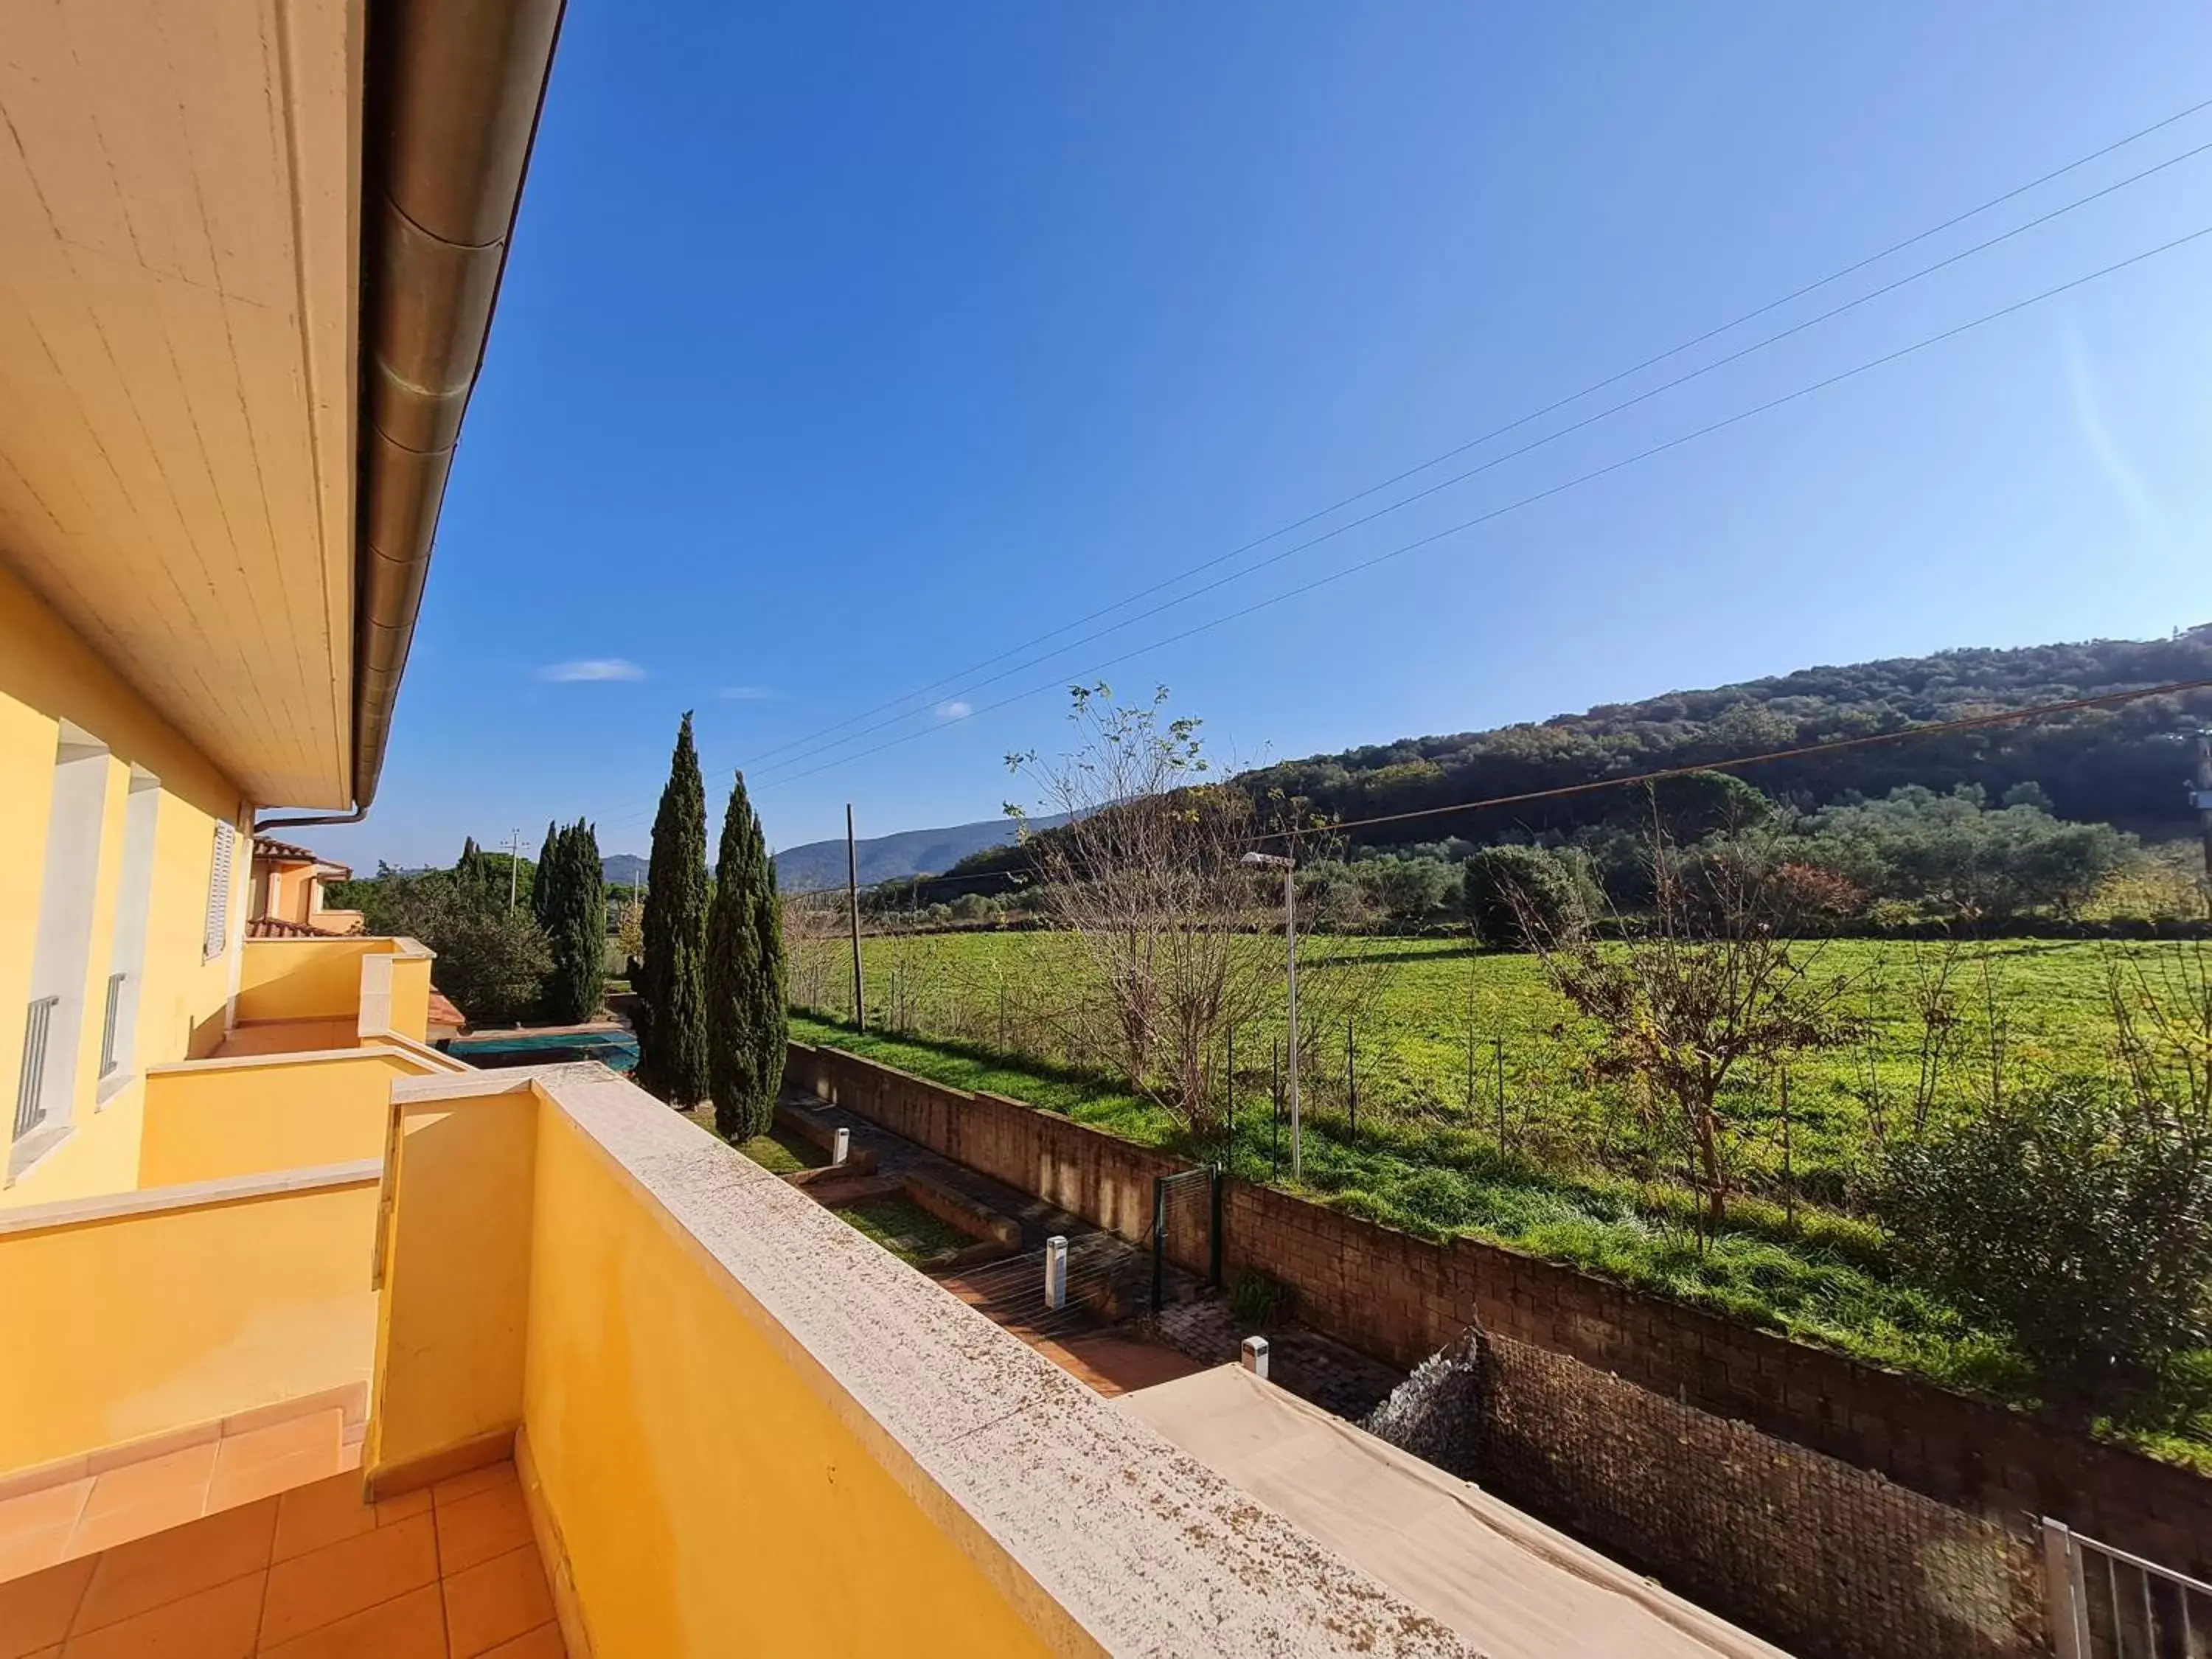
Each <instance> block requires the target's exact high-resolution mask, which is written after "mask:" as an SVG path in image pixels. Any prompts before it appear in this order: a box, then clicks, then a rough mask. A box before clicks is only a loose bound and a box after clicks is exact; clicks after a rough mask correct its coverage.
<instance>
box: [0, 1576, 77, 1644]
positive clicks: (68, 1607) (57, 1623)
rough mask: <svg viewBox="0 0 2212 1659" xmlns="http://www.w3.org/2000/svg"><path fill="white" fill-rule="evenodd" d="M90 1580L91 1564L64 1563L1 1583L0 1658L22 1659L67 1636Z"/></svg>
mask: <svg viewBox="0 0 2212 1659" xmlns="http://www.w3.org/2000/svg"><path fill="white" fill-rule="evenodd" d="M91 1581H92V1563H91V1562H89V1561H64V1562H63V1563H62V1564H61V1565H59V1566H58V1567H48V1568H47V1569H46V1571H43V1572H34V1573H33V1574H31V1575H30V1577H27V1578H17V1579H13V1580H11V1581H9V1583H4V1584H0V1659H23V1656H24V1655H26V1654H29V1653H35V1652H36V1651H37V1650H39V1649H40V1648H46V1647H52V1645H53V1644H55V1643H57V1642H58V1641H60V1640H61V1639H62V1638H63V1637H64V1636H66V1635H68V1634H69V1627H70V1620H71V1619H73V1618H75V1617H76V1607H77V1603H78V1602H80V1601H82V1600H83V1599H84V1587H85V1586H86V1585H87V1584H88V1583H91Z"/></svg>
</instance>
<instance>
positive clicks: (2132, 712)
mask: <svg viewBox="0 0 2212 1659" xmlns="http://www.w3.org/2000/svg"><path fill="white" fill-rule="evenodd" d="M2191 679H2212V624H2208V625H2206V626H2203V627H2198V628H2196V629H2191V630H2189V631H2188V632H2186V633H2183V634H2179V635H2175V636H2174V637H2173V638H2171V639H2166V640H2153V641H2131V640H2097V641H2087V642H2086V643H2082V644H2075V645H2045V646H2030V647H2023V648H2021V649H2016V650H1986V649H1967V650H1959V651H1946V652H1942V653H1938V654H1936V655H1935V656H1932V657H1893V658H1889V659H1885V660H1882V661H1879V662H1865V663H1853V664H1850V665H1844V666H1841V667H1823V668H1806V669H1800V670H1798V671H1796V672H1795V673H1792V674H1784V675H1778V676H1776V677H1774V678H1768V679H1760V680H1751V681H1747V682H1745V683H1743V684H1738V685H1724V686H1719V687H1716V688H1714V689H1712V690H1702V691H1671V692H1668V693H1667V694H1666V695H1664V696H1656V697H1649V698H1646V699H1644V701H1642V702H1632V703H1608V704H1605V705H1602V706H1601V707H1598V708H1592V709H1590V710H1589V711H1588V712H1587V713H1584V714H1561V715H1558V716H1555V717H1554V718H1553V719H1551V720H1545V721H1542V722H1541V723H1536V724H1529V725H1521V726H1500V727H1498V728H1496V729H1494V730H1492V731H1487V732H1459V733H1456V734H1455V735H1452V736H1449V737H1427V738H1402V739H1401V740H1400V741H1398V742H1395V743H1391V744H1377V745H1375V746H1372V747H1369V748H1363V749H1353V750H1346V751H1345V752H1344V753H1342V754H1337V755H1317V756H1314V757H1310V758H1307V759H1304V760H1295V761H1286V762H1284V763H1281V764H1279V765H1276V766H1272V767H1267V768H1266V769H1262V770H1260V771H1257V772H1253V773H1248V774H1246V775H1245V776H1244V779H1243V781H1244V782H1246V783H1247V784H1248V785H1249V786H1250V787H1255V788H1256V789H1259V790H1262V791H1267V792H1273V791H1276V790H1279V791H1281V792H1282V793H1283V794H1284V795H1285V796H1286V797H1288V798H1291V799H1303V800H1304V801H1306V802H1308V803H1310V806H1311V808H1312V809H1313V811H1316V812H1317V813H1319V814H1321V815H1322V816H1323V817H1327V818H1329V819H1332V820H1335V821H1338V822H1346V821H1350V820H1353V819H1358V818H1366V817H1377V816H1381V815H1384V814H1388V813H1393V812H1405V811H1419V810H1421V809H1423V808H1428V807H1435V806H1441V805H1448V804H1450V803H1453V802H1457V801H1466V800H1479V799H1485V798H1488V797H1494V796H1499V795H1510V794H1519V793H1525V792H1528V791H1531V790H1538V789H1547V788H1553V787H1558V786H1559V785H1562V784H1571V783H1580V782H1585V781H1593V780H1597V779H1602V778H1607V777H1617V776H1622V775H1629V774H1632V773H1638V772H1644V771H1648V770H1652V769H1659V768H1663V767H1671V766H1698V765H1715V764H1720V763H1725V762H1727V761H1729V760H1730V759H1732V758H1735V757H1739V756H1743V755H1749V754H1756V753H1759V752H1762V751H1765V750H1779V749H1789V748H1793V747H1797V746H1800V745H1803V744H1816V743H1822V742H1826V741H1830V740H1832V739H1834V738H1849V737H1857V736H1860V735H1863V734H1865V733H1870V732H1889V731H1897V730H1901V729H1903V728H1905V727H1908V726H1917V725H1921V724H1924V723H1926V722H1929V721H1937V720H1958V719H1961V718H1966V717H1970V716H1972V715H1977V714H1990V713H1996V712H1999V711H2002V710H2006V709H2014V708H2027V707H2031V706H2033V705H2035V704H2039V703H2046V702H2063V701H2067V700H2069V699H2074V698H2079V697H2087V696H2096V695H2098V694H2100V693H2104V692H2110V691H2119V690H2129V689H2132V688H2136V687H2141V686H2146V685H2156V684H2166V683H2168V682H2172V681H2177V680H2191ZM2208 719H2212V692H2203V691H2199V692H2195V693H2191V694H2185V695H2181V696H2162V697H2156V698H2152V699H2149V700H2147V701H2145V702H2138V703H2131V704H2127V705H2124V706H2122V707H2120V708H2116V709H2109V710H2107V709H2093V710H2087V711H2084V712H2082V713H2080V714H2070V715H2065V716H2059V717H2054V718H2051V719H2046V720H2037V721H2034V722H2032V723H2029V724H2027V725H2023V726H2000V727H1996V728H1992V729H1988V730H1983V731H1976V732H1958V733H1951V734H1945V735H1942V736H1936V737H1924V738H1910V739H1907V740H1905V741H1902V742H1899V743H1895V744H1875V745H1873V746H1870V747H1868V748H1865V749H1861V750H1850V751H1846V752H1844V753H1843V754H1839V755H1824V756H1812V757H1806V758H1803V759H1801V760H1794V761H1780V762H1773V763H1766V764H1764V765H1760V766H1757V767H1753V768H1747V769H1745V770H1744V772H1743V774H1742V775H1743V776H1744V777H1745V779H1746V780H1747V781H1750V782H1752V783H1754V784H1756V785H1757V786H1758V787H1759V788H1760V789H1761V790H1763V791H1765V793H1767V794H1769V795H1771V796H1774V797H1776V798H1778V799H1786V800H1789V801H1790V802H1792V803H1793V804H1795V805H1798V806H1800V807H1802V808H1807V809H1810V808H1814V807H1817V806H1820V805H1826V804H1829V803H1831V802H1834V801H1838V800H1841V799H1846V798H1849V797H1851V796H1854V795H1858V796H1868V797H1873V796H1880V795H1884V794H1887V793H1888V792H1889V791H1891V790H1893V789H1896V788H1899V787H1903V786H1905V785H1907V784H1919V785H1923V786H1925V787H1929V788H1931V789H1935V790H1937V791H1942V792H1948V791H1949V790H1951V789H1953V788H1954V787H1957V786H1958V785H1960V784H1978V785H1980V786H1981V787H1983V788H1984V789H1985V790H1986V791H1987V792H1988V793H1989V794H1990V798H1991V799H1996V798H1998V797H2001V796H2002V795H2003V794H2004V793H2005V792H2006V791H2007V790H2008V789H2011V788H2012V787H2015V785H2018V784H2022V783H2035V784H2039V785H2040V786H2041V787H2042V789H2043V792H2044V793H2045V796H2046V797H2047V798H2048V799H2049V801H2050V803H2051V809H2052V810H2053V811H2055V812H2056V813H2057V815H2058V816H2059V817H2067V818H2081V819H2103V820H2106V821H2108V822H2119V823H2129V824H2131V825H2134V826H2136V827H2138V828H2150V827H2154V826H2155V825H2157V824H2158V823H2160V822H2170V823H2172V825H2173V828H2174V829H2175V831H2176V832H2177V833H2180V832H2183V831H2184V830H2185V829H2186V827H2187V826H2188V825H2189V824H2190V823H2192V822H2193V821H2194V815H2193V814H2192V813H2191V811H2190V810H2189V806H2188V800H2187V797H2186V794H2185V780H2186V778H2187V777H2188V775H2189V772H2190V769H2191V765H2192V764H2193V748H2192V738H2193V733H2194V731H2195V729H2196V727H2197V725H2198V724H2200V723H2202V722H2203V721H2204V720H2208ZM1619 810H1620V798H1619V797H1618V796H1615V795H1613V794H1611V793H1609V792H1608V793H1599V794H1595V795H1592V796H1589V797H1583V798H1580V799H1572V798H1571V799H1568V800H1565V801H1562V802H1558V803H1545V804H1529V805H1520V806H1515V807H1510V808H1503V809H1498V810H1495V811H1486V812H1468V813H1464V814H1451V815H1449V816H1443V817H1431V818H1425V819H1416V820H1414V821H1413V822H1412V823H1405V824H1395V825H1381V826H1376V827H1375V828H1373V829H1365V830H1361V831H1359V832H1358V834H1357V835H1356V836H1355V837H1354V841H1355V843H1356V844H1360V845H1368V846H1387V845H1390V844H1393V843H1401V842H1433V841H1437V840H1440V839H1443V838H1445V837H1448V836H1462V837H1466V838H1468V839H1471V840H1478V841H1488V840H1493V839H1496V838H1498V837H1500V836H1514V835H1516V834H1519V833H1522V832H1525V831H1528V830H1543V829H1566V828H1570V827H1572V826H1574V825H1577V824H1580V823H1590V822H1593V821H1595V819H1597V818H1600V817H1604V816H1605V815H1607V813H1609V812H1614V811H1619Z"/></svg>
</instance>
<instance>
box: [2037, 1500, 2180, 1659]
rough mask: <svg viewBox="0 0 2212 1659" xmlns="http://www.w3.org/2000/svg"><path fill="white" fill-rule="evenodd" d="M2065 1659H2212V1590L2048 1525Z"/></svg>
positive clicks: (2046, 1554) (2047, 1568) (2056, 1633)
mask: <svg viewBox="0 0 2212 1659" xmlns="http://www.w3.org/2000/svg"><path fill="white" fill-rule="evenodd" d="M2043 1565H2044V1574H2045V1583H2046V1584H2047V1586H2048V1588H2049V1590H2050V1595H2051V1638H2052V1645H2053V1646H2054V1647H2055V1648H2056V1649H2057V1653H2058V1659H2212V1584H2207V1583H2203V1582H2202V1581H2201V1580H2198V1579H2195V1578H2191V1577H2188V1576H2187V1575H2186V1574H2184V1573H2179V1572H2176V1571H2173V1570H2172V1568H2171V1567H2161V1566H2160V1565H2158V1563H2157V1562H2155V1561H2146V1560H2144V1559H2142V1557H2141V1556H2140V1555H2130V1554H2129V1553H2127V1552H2126V1551H2125V1550H2120V1549H2114V1548H2113V1547H2112V1546H2111V1545H2110V1544H2100V1543H2099V1542H2098V1541H2096V1540H2095V1539H2093V1538H2084V1537H2083V1536H2082V1535H2081V1534H2080V1533H2078V1532H2075V1531H2073V1530H2072V1529H2071V1528H2069V1527H2067V1526H2066V1525H2065V1524H2064V1523H2063V1522H2058V1521H2052V1520H2050V1519H2048V1518H2047V1517H2046V1518H2045V1521H2044V1522H2043Z"/></svg>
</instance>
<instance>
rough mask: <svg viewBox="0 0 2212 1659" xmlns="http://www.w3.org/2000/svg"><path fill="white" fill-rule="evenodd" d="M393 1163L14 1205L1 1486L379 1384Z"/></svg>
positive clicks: (0, 1262)
mask: <svg viewBox="0 0 2212 1659" xmlns="http://www.w3.org/2000/svg"><path fill="white" fill-rule="evenodd" d="M379 1171H380V1163H379V1162H378V1161H376V1160H362V1161H356V1162H353V1163H348V1164H336V1165H330V1166H325V1167H322V1168H316V1169H301V1170H286V1171H284V1172H283V1173H281V1174H276V1175H263V1176H247V1177H244V1178H233V1179H228V1180H223V1181H212V1182H196V1183H191V1184H187V1185H182V1186H175V1187H166V1188H160V1189H158V1190H155V1191H150V1192H131V1193H116V1194H107V1195H106V1196H103V1197H99V1198H92V1199H79V1200H70V1201H67V1202H62V1203H54V1204H42V1205H37V1206H27V1207H25V1208H21V1209H16V1210H10V1211H5V1212H0V1329H5V1330H7V1331H8V1332H9V1333H10V1337H9V1341H8V1344H7V1355H8V1358H7V1363H6V1364H0V1483H5V1484H6V1485H7V1486H10V1487H12V1486H18V1485H23V1484H29V1485H38V1484H41V1483H42V1482H47V1481H52V1480H66V1479H71V1478H74V1476H75V1475H76V1474H77V1473H79V1472H81V1468H80V1466H81V1465H82V1461H83V1460H84V1459H86V1458H88V1457H89V1456H93V1455H100V1454H106V1455H110V1456H113V1455H118V1454H119V1453H123V1452H125V1451H126V1450H127V1449H129V1448H131V1447H132V1446H133V1445H135V1444H137V1443H143V1442H149V1441H160V1440H163V1439H165V1438H171V1437H178V1436H179V1435H182V1436H185V1437H190V1436H191V1435H193V1434H195V1433H197V1434H201V1435H204V1436H205V1437H212V1436H213V1434H214V1432H215V1431H216V1429H217V1428H218V1427H219V1426H220V1425H221V1424H222V1422H223V1421H224V1419H235V1418H237V1417H238V1416H240V1414H242V1413H249V1412H253V1411H257V1410H262V1409H265V1408H269V1407H278V1406H282V1405H284V1404H286V1403H288V1402H297V1401H301V1400H302V1399H306V1398H312V1397H317V1396H331V1397H337V1396H339V1395H343V1394H346V1393H349V1392H358V1391H361V1390H362V1389H364V1387H365V1384H366V1383H367V1381H368V1371H369V1362H370V1358H371V1356H372V1354H373V1352H374V1341H375V1328H376V1318H375V1316H376V1298H375V1296H374V1292H373V1291H372V1290H371V1288H370V1285H369V1271H368V1257H369V1246H370V1243H371V1241H372V1239H373V1238H374V1231H375V1227H374V1223H375V1216H376V1203H377V1182H378V1176H379Z"/></svg>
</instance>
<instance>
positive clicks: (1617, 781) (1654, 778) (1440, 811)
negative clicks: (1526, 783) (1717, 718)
mask: <svg viewBox="0 0 2212 1659" xmlns="http://www.w3.org/2000/svg"><path fill="white" fill-rule="evenodd" d="M2204 690H2212V679H2201V680H2172V681H2169V682H2167V683H2166V684H2163V685H2147V686H2142V687H2139V688H2137V689H2136V690H2132V691H2106V692H2101V693H2100V694H2099V695H2097V696H2093V697H2069V698H2068V699H2067V700H2066V701H2065V702H2045V703H2038V704H2036V705H2035V706H2034V707H2033V708H2015V709H2010V710H2008V711H2006V712H2005V713H2002V714H1972V715H1967V716H1966V717H1964V718H1962V719H1960V720H1931V721H1929V722H1927V723H1925V724H1923V725H1920V726H1905V727H1902V728H1900V729H1899V730H1898V731H1894V732H1866V733H1863V734H1861V735H1860V736H1858V737H1855V738H1829V739H1827V740H1826V741H1825V742H1821V743H1806V744H1796V746H1795V747H1792V748H1789V749H1771V750H1767V751H1765V753H1763V754H1758V755H1739V756H1737V757H1735V759H1733V760H1717V761H1700V762H1698V763H1695V764H1692V765H1682V766H1662V767H1659V768H1657V769H1655V770H1652V771H1649V772H1637V773H1632V774H1631V775H1628V776H1626V777H1618V778H1595V779H1591V780H1589V781H1586V782H1583V783H1563V784H1559V785H1558V786H1556V787H1553V788H1550V789H1528V790H1523V791H1522V792H1521V793H1518V794H1512V795H1489V796H1486V797H1484V798H1483V799H1480V800H1465V801H1460V802H1457V803H1455V804H1454V805H1449V806H1422V807H1417V808H1415V809H1413V810H1412V811H1405V812H1383V813H1378V814H1377V815H1376V816H1375V817H1365V818H1346V819H1345V820H1344V821H1343V822H1342V823H1322V824H1316V825H1315V826H1314V827H1313V828H1312V829H1274V830H1270V831H1268V832H1267V834H1266V835H1263V836H1259V837H1257V839H1259V840H1261V841H1282V840H1285V839H1286V838H1294V837H1296V836H1302V835H1304V836H1328V835H1334V834H1335V833H1336V832H1337V831H1339V830H1341V829H1371V828H1372V827H1374V826H1375V825H1376V824H1382V823H1411V822H1413V820H1415V819H1417V818H1437V817H1448V816H1449V815H1450V814H1452V813H1454V812H1479V811H1486V810H1487V809H1489V808H1491V807H1494V806H1519V805H1525V804H1526V803H1528V802H1529V801H1538V800H1558V799H1564V798H1565V797H1567V796H1570V795H1587V794H1592V793H1595V792H1596V791H1598V790H1601V789H1620V788H1625V787H1628V786H1630V785H1632V784H1639V783H1661V782H1664V781H1666V780H1667V779H1668V778H1681V777H1688V776H1689V775H1692V773H1697V772H1727V771H1732V770H1734V769H1735V768H1737V767H1739V766H1764V765H1766V764H1768V763H1771V762H1774V761H1784V760H1801V759H1802V758H1804V757H1807V756H1808V755H1835V754H1841V753H1842V752H1844V750H1850V749H1870V748H1873V747H1875V745H1877V744H1887V743H1904V742H1906V741H1908V740H1910V739H1911V738H1932V737H1939V736H1941V735H1942V734H1943V733H1944V732H1976V731H1982V730H1984V729H1986V728H1988V727H1990V726H2016V725H2019V724H2020V723H2021V722H2022V721H2025V720H2043V719H2046V718H2048V717H2049V716H2051V715H2053V714H2079V713H2081V712H2082V711H2083V710H2085V709H2090V708H2118V707H2119V706H2120V705H2122V704H2124V703H2130V702H2143V701H2144V700H2146V699H2148V698H2150V697H2169V696H2177V695H2179V694H2180V693H2182V692H2185V691H2204Z"/></svg>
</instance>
